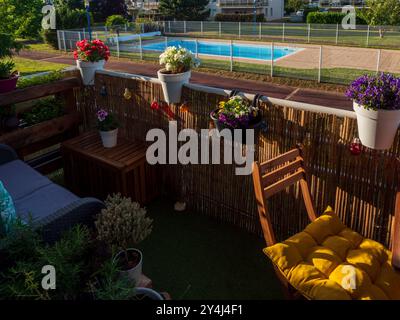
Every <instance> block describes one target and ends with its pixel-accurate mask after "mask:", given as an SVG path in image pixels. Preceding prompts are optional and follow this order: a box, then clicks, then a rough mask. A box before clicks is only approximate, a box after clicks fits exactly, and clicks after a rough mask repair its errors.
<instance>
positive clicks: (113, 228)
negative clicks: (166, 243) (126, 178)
mask: <svg viewBox="0 0 400 320" xmlns="http://www.w3.org/2000/svg"><path fill="white" fill-rule="evenodd" d="M105 205H106V208H105V209H103V210H102V211H101V213H100V215H99V216H98V217H97V220H96V222H95V225H96V230H97V233H98V236H97V238H98V240H100V241H104V242H105V243H107V244H108V246H109V247H110V248H111V250H112V251H113V252H117V254H116V255H115V256H114V260H115V261H116V262H117V264H118V266H119V269H120V270H121V272H122V273H123V274H124V275H127V276H128V277H129V278H130V279H131V280H133V281H134V282H135V284H136V285H139V282H140V277H141V275H142V263H143V254H142V252H141V251H140V250H138V249H135V248H134V247H135V246H137V245H138V244H139V243H140V242H141V241H143V240H144V239H146V238H147V237H148V236H149V235H150V233H151V231H152V228H153V227H152V224H153V220H152V219H150V218H148V217H147V216H146V209H145V208H141V207H140V205H139V204H138V203H137V202H132V200H131V199H130V198H124V197H122V196H121V195H120V194H116V195H113V196H108V197H107V199H106V201H105Z"/></svg>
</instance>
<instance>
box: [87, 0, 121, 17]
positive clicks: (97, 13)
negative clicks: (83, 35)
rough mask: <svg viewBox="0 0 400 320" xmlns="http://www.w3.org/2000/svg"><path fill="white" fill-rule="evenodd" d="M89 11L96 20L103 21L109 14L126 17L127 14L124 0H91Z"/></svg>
mask: <svg viewBox="0 0 400 320" xmlns="http://www.w3.org/2000/svg"><path fill="white" fill-rule="evenodd" d="M90 11H91V12H93V14H94V17H95V19H96V21H105V20H106V19H107V17H108V16H110V15H122V16H124V17H126V16H127V14H128V9H127V6H126V3H125V0H93V1H91V2H90Z"/></svg>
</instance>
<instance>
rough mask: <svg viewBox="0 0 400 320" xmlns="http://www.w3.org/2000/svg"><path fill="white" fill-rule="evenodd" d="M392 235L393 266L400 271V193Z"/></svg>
mask: <svg viewBox="0 0 400 320" xmlns="http://www.w3.org/2000/svg"><path fill="white" fill-rule="evenodd" d="M392 234H393V238H392V266H393V267H395V268H396V269H400V191H399V192H397V196H396V204H395V209H394V221H393V226H392Z"/></svg>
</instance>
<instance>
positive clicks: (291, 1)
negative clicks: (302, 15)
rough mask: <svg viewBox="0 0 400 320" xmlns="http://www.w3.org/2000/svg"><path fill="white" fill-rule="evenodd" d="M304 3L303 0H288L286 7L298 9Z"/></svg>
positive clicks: (292, 9) (293, 9)
mask: <svg viewBox="0 0 400 320" xmlns="http://www.w3.org/2000/svg"><path fill="white" fill-rule="evenodd" d="M303 5H304V1H303V0H288V1H287V5H286V7H287V8H288V9H289V10H291V11H295V12H296V11H298V10H299V9H301V8H302V7H303Z"/></svg>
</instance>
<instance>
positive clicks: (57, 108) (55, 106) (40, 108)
mask: <svg viewBox="0 0 400 320" xmlns="http://www.w3.org/2000/svg"><path fill="white" fill-rule="evenodd" d="M63 114H64V102H63V101H62V100H61V99H56V98H53V97H49V98H45V99H42V100H40V101H39V102H37V103H36V104H35V106H34V107H33V108H32V109H31V110H30V111H28V112H24V113H23V114H22V115H21V118H22V119H23V120H24V121H25V122H26V123H27V125H29V126H31V125H35V124H38V123H41V122H44V121H47V120H51V119H54V118H57V117H61V116H62V115H63Z"/></svg>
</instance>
